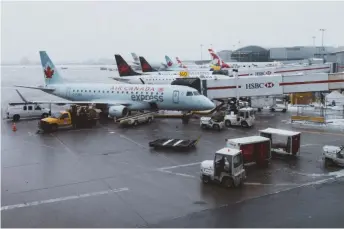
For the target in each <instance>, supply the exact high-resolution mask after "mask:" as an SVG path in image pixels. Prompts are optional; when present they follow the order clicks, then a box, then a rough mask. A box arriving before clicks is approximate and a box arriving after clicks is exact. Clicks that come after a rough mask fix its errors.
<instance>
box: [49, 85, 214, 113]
mask: <svg viewBox="0 0 344 229" xmlns="http://www.w3.org/2000/svg"><path fill="white" fill-rule="evenodd" d="M49 88H53V89H55V91H54V92H52V93H51V94H53V95H56V96H58V97H60V98H64V99H67V100H70V101H90V103H95V104H96V103H97V101H99V102H100V101H101V102H102V103H104V101H106V102H107V101H108V102H107V103H108V106H111V103H112V102H113V103H114V104H118V103H121V104H124V105H125V106H126V107H127V108H128V109H129V110H145V109H149V108H150V104H149V103H150V102H153V103H156V105H157V107H158V109H162V110H181V111H184V110H185V111H192V110H210V109H213V108H214V107H215V104H214V103H212V102H211V101H210V100H209V99H208V98H207V97H205V96H203V95H199V93H198V95H196V94H197V91H196V90H195V89H193V88H190V87H186V86H178V85H165V86H161V85H143V84H139V85H135V84H96V83H95V84H89V83H83V84H82V83H73V84H72V83H70V84H51V85H49ZM190 92H191V95H190Z"/></svg>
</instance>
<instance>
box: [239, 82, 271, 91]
mask: <svg viewBox="0 0 344 229" xmlns="http://www.w3.org/2000/svg"><path fill="white" fill-rule="evenodd" d="M274 86H275V84H274V83H273V82H266V83H247V84H246V89H260V88H273V87H274Z"/></svg>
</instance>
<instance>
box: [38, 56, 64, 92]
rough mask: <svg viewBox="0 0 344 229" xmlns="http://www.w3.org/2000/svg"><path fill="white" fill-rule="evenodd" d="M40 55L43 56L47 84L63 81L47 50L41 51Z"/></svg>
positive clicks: (42, 61) (42, 62)
mask: <svg viewBox="0 0 344 229" xmlns="http://www.w3.org/2000/svg"><path fill="white" fill-rule="evenodd" d="M39 55H40V57H41V64H42V67H43V74H44V82H45V85H48V84H58V83H63V79H62V77H61V76H60V73H59V72H58V70H57V68H56V67H55V65H54V63H53V62H52V61H51V60H50V58H49V56H48V54H47V53H46V52H45V51H40V52H39Z"/></svg>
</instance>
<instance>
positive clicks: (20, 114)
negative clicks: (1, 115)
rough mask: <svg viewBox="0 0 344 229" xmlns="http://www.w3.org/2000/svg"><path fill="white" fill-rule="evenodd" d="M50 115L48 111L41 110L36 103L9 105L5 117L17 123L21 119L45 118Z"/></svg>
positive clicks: (45, 109)
mask: <svg viewBox="0 0 344 229" xmlns="http://www.w3.org/2000/svg"><path fill="white" fill-rule="evenodd" d="M50 113H51V112H50V109H47V108H43V107H42V106H41V105H40V104H37V103H9V104H8V106H7V111H6V115H5V117H6V118H7V119H11V120H12V121H14V122H17V121H19V120H20V119H21V118H24V119H33V118H45V117H48V116H49V115H50Z"/></svg>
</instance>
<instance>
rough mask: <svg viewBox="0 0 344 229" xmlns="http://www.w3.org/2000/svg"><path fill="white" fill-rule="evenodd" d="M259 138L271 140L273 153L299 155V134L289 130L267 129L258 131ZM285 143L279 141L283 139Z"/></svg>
mask: <svg viewBox="0 0 344 229" xmlns="http://www.w3.org/2000/svg"><path fill="white" fill-rule="evenodd" d="M259 132H260V136H263V137H266V138H269V139H270V140H271V151H272V152H275V153H285V154H292V155H294V156H296V155H297V154H299V153H300V148H301V133H300V132H295V131H289V130H282V129H275V128H267V129H264V130H259ZM283 138H284V140H285V141H280V139H283Z"/></svg>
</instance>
